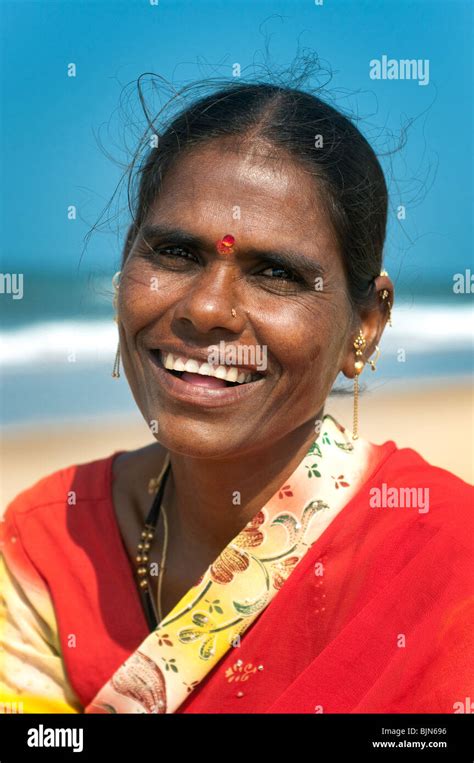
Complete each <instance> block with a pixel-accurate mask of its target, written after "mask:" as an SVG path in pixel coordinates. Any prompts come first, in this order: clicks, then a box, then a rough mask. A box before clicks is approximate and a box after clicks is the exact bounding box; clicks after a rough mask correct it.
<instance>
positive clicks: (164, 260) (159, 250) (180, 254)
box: [143, 246, 197, 267]
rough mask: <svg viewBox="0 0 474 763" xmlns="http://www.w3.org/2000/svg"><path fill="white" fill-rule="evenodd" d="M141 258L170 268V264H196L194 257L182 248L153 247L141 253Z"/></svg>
mask: <svg viewBox="0 0 474 763" xmlns="http://www.w3.org/2000/svg"><path fill="white" fill-rule="evenodd" d="M143 257H145V258H146V259H149V260H152V261H153V262H154V263H157V261H158V262H159V263H161V264H163V265H164V264H166V265H167V266H169V267H172V266H173V265H172V263H174V264H175V265H176V264H177V263H180V264H182V263H187V262H196V261H197V259H196V255H195V254H193V253H192V252H190V251H189V249H185V248H184V247H182V246H155V247H151V246H148V248H147V249H146V250H145V251H144V252H143Z"/></svg>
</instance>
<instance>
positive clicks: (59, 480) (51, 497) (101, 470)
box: [4, 451, 126, 517]
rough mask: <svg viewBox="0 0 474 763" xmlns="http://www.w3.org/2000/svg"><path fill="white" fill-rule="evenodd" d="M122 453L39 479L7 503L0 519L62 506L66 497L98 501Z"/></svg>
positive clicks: (69, 467)
mask: <svg viewBox="0 0 474 763" xmlns="http://www.w3.org/2000/svg"><path fill="white" fill-rule="evenodd" d="M124 452H126V451H114V452H113V453H111V454H110V455H108V456H105V457H103V458H98V459H94V460H92V461H87V462H81V463H77V464H70V465H68V466H64V467H62V468H59V469H56V470H55V471H53V472H51V473H50V474H47V475H45V476H44V477H41V478H40V479H38V480H37V481H36V482H34V483H33V484H31V485H29V486H28V487H26V488H24V489H22V490H21V491H20V492H19V493H17V495H16V496H15V497H14V498H13V499H12V500H11V501H10V502H9V503H8V505H7V507H6V510H5V514H4V516H5V517H6V516H7V514H8V513H9V514H11V513H12V512H14V513H16V514H24V513H27V512H29V511H31V510H33V509H35V508H40V507H43V506H50V505H51V504H55V503H64V501H65V500H67V498H68V497H70V498H71V499H72V498H73V497H74V496H73V495H72V493H74V492H75V493H76V498H79V499H80V500H85V499H94V498H96V499H97V498H102V497H104V496H105V495H107V490H108V488H107V485H108V483H109V480H110V475H111V473H112V465H113V462H114V460H115V459H116V458H117V457H118V456H119V455H121V454H122V453H124Z"/></svg>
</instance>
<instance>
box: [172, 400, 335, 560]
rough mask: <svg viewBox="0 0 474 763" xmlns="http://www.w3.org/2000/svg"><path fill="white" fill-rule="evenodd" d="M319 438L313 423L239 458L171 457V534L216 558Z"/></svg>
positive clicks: (173, 455) (308, 423)
mask: <svg viewBox="0 0 474 763" xmlns="http://www.w3.org/2000/svg"><path fill="white" fill-rule="evenodd" d="M322 415H323V412H322V411H321V414H320V416H318V418H319V419H321V418H322ZM316 436H317V435H316V433H315V429H314V420H313V419H311V421H309V422H307V423H306V424H305V425H303V426H301V427H299V428H298V429H296V430H294V431H293V432H291V433H290V434H288V435H287V436H285V437H284V438H283V439H281V440H276V441H272V443H271V445H270V446H269V447H267V448H266V449H265V450H260V451H251V452H249V453H247V454H244V455H243V456H242V457H241V458H239V459H235V458H229V459H219V460H216V459H212V460H211V459H202V458H190V457H189V456H184V455H182V454H179V453H170V462H171V469H172V471H171V474H170V477H169V479H168V482H167V485H166V488H165V492H164V496H163V505H164V506H165V509H166V515H167V518H168V523H169V531H170V533H172V534H173V536H174V538H178V537H179V538H181V540H182V541H183V542H184V543H183V547H184V548H185V547H186V541H189V540H191V539H192V542H193V545H194V544H196V545H198V546H199V547H200V548H201V549H203V550H204V553H208V554H209V555H210V556H211V557H212V555H213V554H214V557H213V558H215V557H217V556H218V554H219V553H220V552H221V551H222V549H223V548H225V547H226V546H227V544H228V543H229V542H230V541H231V540H232V539H233V538H234V537H235V536H236V535H238V534H239V532H240V531H241V530H242V529H243V528H244V527H245V525H246V524H247V523H248V522H249V521H250V520H251V519H252V517H254V516H255V514H257V512H258V511H259V510H260V509H261V508H263V506H264V505H265V504H266V503H267V502H268V501H269V500H270V498H271V497H272V496H273V495H274V494H275V493H276V491H277V490H278V489H279V488H280V487H281V486H282V485H283V484H284V482H285V480H286V479H287V478H288V477H289V476H290V475H291V474H292V473H293V472H294V470H295V469H296V467H297V466H298V464H299V463H300V462H301V460H302V459H303V457H304V456H305V454H306V452H307V451H308V448H309V446H310V445H311V443H312V442H313V441H314V440H315V439H316Z"/></svg>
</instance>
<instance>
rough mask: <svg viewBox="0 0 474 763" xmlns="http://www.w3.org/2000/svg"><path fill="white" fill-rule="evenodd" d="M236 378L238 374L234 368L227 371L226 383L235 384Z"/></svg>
mask: <svg viewBox="0 0 474 763" xmlns="http://www.w3.org/2000/svg"><path fill="white" fill-rule="evenodd" d="M238 376H239V372H238V370H237V369H236V367H235V366H233V368H230V369H229V370H228V371H227V381H230V382H236V381H237V377H238Z"/></svg>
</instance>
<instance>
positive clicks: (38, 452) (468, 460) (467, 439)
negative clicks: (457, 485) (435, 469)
mask: <svg viewBox="0 0 474 763" xmlns="http://www.w3.org/2000/svg"><path fill="white" fill-rule="evenodd" d="M388 386H390V387H391V389H390V391H389V390H388V389H387V387H388ZM326 412H327V413H331V414H332V415H333V416H335V417H336V418H337V419H338V420H339V421H340V422H341V423H342V424H344V425H345V426H347V427H348V428H352V397H351V396H348V397H339V396H333V397H330V398H329V400H328V403H327V406H326ZM359 430H360V433H361V435H362V436H364V437H366V438H367V439H369V440H371V441H372V442H375V443H382V442H385V441H386V440H394V441H395V442H396V443H397V445H398V446H399V447H411V448H414V449H415V450H417V451H418V452H419V453H420V454H421V455H422V456H423V457H424V458H425V459H426V460H427V461H429V462H430V463H432V464H435V465H436V466H441V467H442V468H444V469H447V470H449V471H451V472H453V473H454V474H456V475H458V476H459V477H461V478H462V479H464V480H465V481H466V482H470V483H473V482H474V452H473V450H474V449H473V439H474V438H473V431H474V426H473V389H472V385H469V384H468V383H467V382H466V381H463V382H454V381H451V382H450V383H449V384H448V383H442V384H438V385H435V384H433V383H431V384H429V383H427V384H424V383H420V384H419V385H418V386H417V387H416V388H414V387H413V385H407V386H406V388H403V386H402V385H398V384H397V392H394V391H393V387H392V385H385V386H381V387H380V388H378V389H377V390H374V391H370V392H366V393H365V394H364V395H363V396H362V397H361V402H360V425H359ZM152 441H153V437H152V435H151V433H150V432H149V430H148V428H147V426H146V424H145V422H144V421H143V420H142V418H141V415H140V413H139V412H138V411H137V414H136V416H132V417H129V416H128V417H126V418H117V417H115V418H113V419H111V418H107V419H103V420H102V419H99V418H98V419H91V420H80V421H78V422H74V423H70V422H68V423H67V424H66V423H63V424H61V423H54V424H48V425H45V426H43V427H38V425H37V424H35V425H31V426H27V427H25V426H22V427H21V428H18V429H16V430H14V429H9V430H5V431H3V432H2V438H1V448H0V453H1V506H0V513H2V511H3V510H4V508H5V507H6V505H8V503H9V502H10V501H11V500H12V498H14V497H15V496H16V495H17V494H18V493H19V492H20V491H21V490H24V489H25V488H27V487H29V486H31V485H32V484H34V483H35V482H36V481H37V480H39V479H40V478H41V477H44V476H46V475H48V474H50V473H51V472H53V471H55V470H57V469H60V468H62V467H65V466H70V465H71V464H75V463H83V462H87V461H92V460H94V459H98V458H103V457H105V456H108V455H110V454H111V453H113V452H114V451H117V450H133V449H134V448H138V447H141V446H143V445H146V444H147V443H150V442H152Z"/></svg>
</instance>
